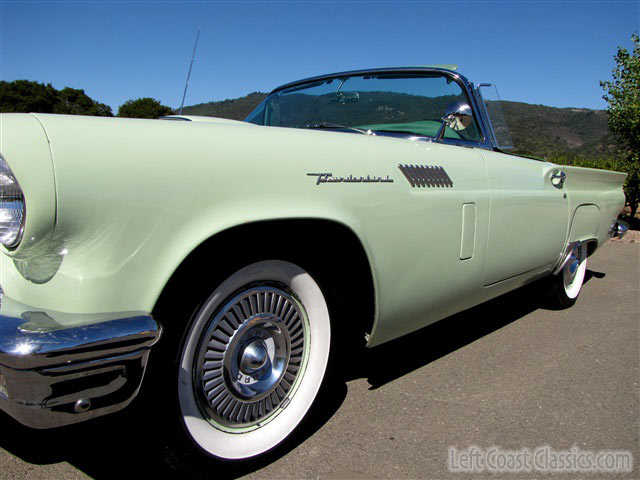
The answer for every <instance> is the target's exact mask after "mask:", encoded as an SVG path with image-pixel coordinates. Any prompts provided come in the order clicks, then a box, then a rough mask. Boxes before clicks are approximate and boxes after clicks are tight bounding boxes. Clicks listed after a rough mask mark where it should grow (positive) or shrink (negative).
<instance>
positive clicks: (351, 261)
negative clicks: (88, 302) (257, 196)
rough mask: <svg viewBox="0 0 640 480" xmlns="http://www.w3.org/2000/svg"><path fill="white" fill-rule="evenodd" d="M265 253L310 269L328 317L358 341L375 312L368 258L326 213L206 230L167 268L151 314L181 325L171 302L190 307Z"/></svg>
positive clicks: (370, 325) (174, 327)
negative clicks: (322, 216)
mask: <svg viewBox="0 0 640 480" xmlns="http://www.w3.org/2000/svg"><path fill="white" fill-rule="evenodd" d="M221 252H222V253H221ZM265 255H267V256H271V257H273V259H276V258H282V259H287V260H289V261H291V262H293V263H296V264H298V265H299V266H300V267H301V268H303V269H305V270H307V271H308V272H310V273H311V274H312V276H313V277H314V278H315V280H316V281H317V282H318V284H319V285H320V287H321V288H322V290H323V292H325V295H327V297H328V303H329V308H330V310H331V316H332V323H334V322H335V321H338V322H341V323H340V327H345V328H346V329H347V330H348V331H349V336H350V337H351V336H352V335H358V336H359V338H360V340H361V341H362V342H363V343H364V341H365V337H367V338H368V335H369V334H370V333H371V331H372V329H373V326H374V318H375V312H376V292H375V284H374V276H373V271H372V268H371V263H370V261H369V257H368V255H367V253H366V250H365V248H364V246H363V243H362V242H361V240H360V238H359V237H358V236H357V235H356V233H355V232H354V231H353V230H352V229H351V228H349V227H348V226H346V225H344V224H343V223H340V222H337V221H334V220H326V219H308V218H299V219H272V220H261V221H255V222H250V223H246V224H241V225H235V226H233V227H229V228H227V229H225V230H222V231H220V232H218V233H216V234H214V235H212V236H210V237H209V238H207V239H206V240H204V241H203V242H201V243H200V244H198V245H197V246H196V247H195V248H193V249H192V250H191V251H190V252H189V253H188V254H187V255H186V256H185V257H184V258H183V259H182V261H181V262H180V263H179V265H178V266H177V268H176V269H175V270H174V271H173V273H172V274H171V276H170V277H169V280H168V281H167V282H166V283H165V285H164V287H163V289H162V291H161V292H160V295H159V296H158V299H157V300H156V302H155V305H154V307H153V315H154V317H155V318H157V319H158V320H160V321H161V322H162V323H163V325H164V326H165V328H168V329H170V330H183V329H184V327H185V326H186V324H187V323H188V321H189V319H188V318H184V319H179V318H175V312H176V310H177V308H176V307H178V306H179V307H180V310H181V311H191V312H193V311H194V310H195V309H196V308H197V306H198V302H199V301H202V300H204V298H206V295H207V292H208V291H211V289H212V288H215V286H216V285H217V284H218V283H219V282H221V281H222V280H224V279H225V278H226V277H227V276H229V275H231V274H232V273H233V272H234V271H235V270H236V269H237V268H239V267H240V266H243V265H247V264H249V263H253V262H255V261H259V260H264V259H265V258H264V257H265ZM205 276H206V278H204V277H205ZM185 303H187V305H185ZM356 306H357V308H356ZM185 307H186V308H185ZM354 310H355V311H354ZM354 317H355V318H356V321H355V322H354V321H353V318H354ZM176 333H177V332H176Z"/></svg>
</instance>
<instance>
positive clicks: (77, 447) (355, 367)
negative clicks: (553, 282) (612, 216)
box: [0, 270, 604, 480]
mask: <svg viewBox="0 0 640 480" xmlns="http://www.w3.org/2000/svg"><path fill="white" fill-rule="evenodd" d="M603 277H604V274H601V273H599V272H593V271H590V270H587V275H586V278H585V282H587V281H592V280H593V279H600V278H603ZM543 293H544V285H543V284H542V283H541V282H537V283H533V284H531V285H528V286H525V287H523V288H520V289H518V290H515V291H513V292H509V293H507V294H505V295H502V296H500V297H498V298H495V299H493V300H490V301H488V302H486V303H484V304H481V305H478V306H476V307H473V308H471V309H469V310H466V311H464V312H461V313H459V314H456V315H453V316H451V317H448V318H446V319H443V320H441V321H438V322H436V323H434V324H432V325H429V326H427V327H425V328H423V329H421V330H419V331H417V332H414V333H412V334H409V335H406V336H404V337H401V338H399V339H397V340H393V341H391V342H388V343H386V344H383V345H381V346H378V347H375V348H373V349H364V348H362V349H361V350H359V351H353V352H349V358H350V359H351V360H350V362H349V369H345V368H343V367H345V365H344V364H341V368H340V369H334V370H339V372H338V373H337V374H336V375H332V376H330V377H328V378H327V379H326V380H325V383H324V385H323V389H322V390H321V392H320V394H319V396H318V398H317V400H316V402H315V403H314V406H313V407H312V410H311V411H310V415H308V416H307V417H306V418H305V420H304V421H303V423H302V424H301V425H300V428H298V429H297V430H296V431H295V432H294V434H293V435H291V436H290V438H289V439H287V441H286V442H284V444H282V445H281V446H279V447H277V448H276V449H274V450H273V451H272V452H270V453H269V454H267V455H265V456H263V457H260V458H259V459H258V460H253V461H250V462H246V463H242V464H240V463H225V462H213V461H206V462H202V465H191V468H189V469H188V474H185V470H184V469H182V468H181V467H180V465H178V466H176V464H175V463H172V462H167V455H166V452H165V451H164V450H163V449H162V447H161V446H160V445H159V444H158V443H157V442H156V441H155V435H154V425H153V423H149V421H148V420H146V421H144V422H143V421H142V420H141V418H142V417H143V416H144V415H141V409H143V408H144V406H143V405H141V404H140V403H137V402H135V401H134V404H133V405H131V407H129V408H127V409H125V410H123V411H122V412H119V413H116V414H113V415H110V416H107V417H103V418H98V419H95V420H92V421H90V422H86V423H83V424H78V425H71V426H68V427H62V428H58V429H53V430H33V429H29V428H27V427H23V426H22V425H20V424H18V423H17V422H15V421H14V420H13V419H11V418H10V417H8V416H7V415H5V414H4V413H2V412H0V431H1V432H2V435H0V447H1V448H3V449H5V450H6V451H8V452H9V453H11V454H12V455H15V456H16V457H18V458H20V459H21V460H22V461H24V462H27V463H31V464H36V465H51V464H56V463H61V462H67V463H69V464H70V465H72V466H73V467H75V468H77V469H78V470H80V471H81V472H83V473H84V474H86V475H88V476H89V477H92V478H95V479H98V480H102V479H105V480H106V479H112V478H134V477H137V476H141V477H142V478H154V477H156V478H157V477H160V478H180V479H188V478H194V479H199V478H217V479H225V478H229V479H231V478H238V477H241V476H243V475H247V474H249V473H252V472H255V471H257V470H260V469H261V468H263V467H266V466H267V465H269V464H270V463H272V462H274V461H276V460H278V459H279V458H281V457H283V456H285V455H286V454H288V453H289V452H290V451H292V450H293V449H295V448H296V447H297V446H299V445H300V444H302V443H303V442H304V441H305V440H306V439H308V438H309V437H311V436H312V435H313V434H314V433H315V432H316V431H318V430H319V429H320V428H321V427H322V426H323V425H324V424H326V422H328V421H329V419H330V418H331V417H332V416H333V415H334V414H335V413H336V412H337V410H338V409H339V408H340V405H342V403H343V402H344V399H345V398H346V395H347V384H346V382H348V381H350V380H355V379H359V378H366V379H367V381H368V382H369V384H370V385H371V387H370V388H371V389H376V388H379V387H381V386H383V385H385V384H387V383H389V382H392V381H393V380H395V379H397V378H400V377H402V376H404V375H406V374H407V373H410V372H412V371H414V370H417V369H419V368H421V367H423V366H425V365H428V364H429V363H431V362H434V361H436V360H438V359H439V358H442V357H443V356H445V355H448V354H449V353H451V352H454V351H456V350H458V349H460V348H462V347H464V346H466V345H468V344H470V343H472V342H474V341H476V340H478V339H480V338H482V337H484V336H486V335H489V334H491V333H492V332H495V331H497V330H499V329H501V328H503V327H504V326H506V325H508V324H510V323H512V322H514V321H516V320H518V319H520V318H522V317H524V316H526V315H527V314H529V313H531V312H533V311H535V310H537V309H539V308H544V303H543V302H542V300H541V298H542V297H543ZM354 359H355V360H354ZM390 359H396V360H395V361H390Z"/></svg>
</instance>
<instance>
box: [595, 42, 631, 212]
mask: <svg viewBox="0 0 640 480" xmlns="http://www.w3.org/2000/svg"><path fill="white" fill-rule="evenodd" d="M631 40H632V41H633V45H634V48H633V52H631V53H629V52H628V51H627V49H625V48H622V47H618V53H617V54H616V55H615V57H614V59H615V61H616V67H615V68H614V69H613V73H612V76H613V80H612V81H606V82H600V86H601V87H602V88H603V89H604V90H605V91H606V92H607V93H606V95H603V96H602V98H604V99H605V101H606V102H607V103H608V105H609V107H608V109H607V114H608V125H609V129H610V130H611V131H612V132H613V134H614V135H615V137H616V139H617V140H618V143H619V145H620V147H621V150H622V155H623V162H622V165H623V166H624V170H625V171H626V172H627V174H628V177H627V182H626V185H625V194H626V196H627V205H629V208H630V209H631V214H630V219H631V220H632V221H633V220H634V219H635V214H636V212H637V210H638V204H640V38H639V37H638V34H635V33H634V34H633V35H632V36H631Z"/></svg>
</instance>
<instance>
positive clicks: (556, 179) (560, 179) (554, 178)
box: [551, 170, 567, 188]
mask: <svg viewBox="0 0 640 480" xmlns="http://www.w3.org/2000/svg"><path fill="white" fill-rule="evenodd" d="M566 178H567V174H566V173H564V172H563V171H557V170H556V171H555V172H554V173H553V174H552V175H551V183H552V184H553V186H554V187H557V188H562V185H563V184H564V181H565V179H566Z"/></svg>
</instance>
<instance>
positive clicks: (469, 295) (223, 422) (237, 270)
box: [0, 66, 625, 459]
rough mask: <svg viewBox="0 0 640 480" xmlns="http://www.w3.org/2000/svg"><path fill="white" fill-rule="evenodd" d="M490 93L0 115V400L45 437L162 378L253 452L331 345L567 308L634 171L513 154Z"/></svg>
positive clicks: (484, 88)
mask: <svg viewBox="0 0 640 480" xmlns="http://www.w3.org/2000/svg"><path fill="white" fill-rule="evenodd" d="M491 92H495V90H494V88H493V87H492V86H491V85H487V84H481V85H474V84H472V83H470V82H468V81H467V80H466V79H465V78H464V77H463V76H462V75H460V74H459V73H457V71H456V69H455V66H432V67H420V68H386V69H372V70H361V71H352V72H343V73H336V74H332V75H324V76H319V77H314V78H310V79H306V80H302V81H298V82H294V83H290V84H287V85H284V86H281V87H279V88H277V89H275V90H274V91H273V92H272V93H271V94H270V95H268V97H267V98H266V99H265V100H264V102H263V103H262V104H260V105H259V106H258V107H257V108H256V110H255V111H254V112H253V113H251V114H250V115H249V117H248V118H247V119H246V120H245V121H244V122H239V121H233V120H225V119H220V118H205V117H190V116H186V117H182V116H174V117H169V118H167V119H158V120H138V119H111V118H98V117H95V118H94V117H91V118H90V117H79V116H61V115H43V114H5V115H2V117H1V119H0V135H1V139H2V141H1V144H0V155H1V156H0V182H1V186H2V190H1V194H0V202H1V203H0V242H1V243H2V247H1V248H2V255H0V257H1V258H0V263H1V278H0V282H1V285H2V289H3V296H2V304H1V311H0V314H1V316H0V408H1V409H2V410H4V411H5V412H7V413H8V414H9V415H11V416H12V417H14V418H15V419H17V420H18V421H20V422H21V423H23V424H25V425H28V426H30V427H34V428H49V427H55V426H60V425H65V424H70V423H74V422H80V421H85V420H88V419H91V418H94V417H97V416H100V415H104V414H109V413H112V412H116V411H118V410H120V409H123V408H124V407H126V406H127V405H128V404H129V403H130V402H131V401H132V399H133V398H134V397H135V396H136V395H137V393H138V391H139V390H140V388H141V386H143V387H144V388H145V389H146V388H147V386H148V387H149V388H158V389H160V391H161V392H162V394H161V395H160V397H162V398H163V399H166V400H167V402H168V405H169V406H170V407H171V408H172V410H170V411H171V412H172V413H171V414H168V413H166V412H168V411H169V410H164V411H165V414H164V415H163V416H162V418H164V419H165V420H166V421H167V422H170V423H173V424H174V428H175V430H176V431H179V432H181V433H180V435H182V436H183V437H184V438H183V439H184V441H185V443H187V444H190V445H192V448H193V449H195V450H198V451H201V452H203V453H204V454H205V455H210V456H213V457H217V458H222V459H246V458H250V457H254V456H256V455H259V454H262V453H264V452H267V451H269V450H271V449H272V448H273V447H274V446H276V445H278V444H279V443H280V442H282V441H283V440H284V439H285V438H286V437H287V436H288V435H289V434H290V433H291V432H292V431H293V430H294V429H295V428H296V426H297V425H298V424H299V423H300V422H301V421H302V419H303V417H305V415H306V414H307V412H308V411H309V408H310V406H311V405H312V403H313V402H314V399H315V398H316V394H317V393H318V391H319V389H320V387H321V384H322V383H323V378H324V377H325V373H326V372H325V370H326V368H327V364H328V359H329V354H330V352H331V353H332V354H333V351H334V350H335V349H341V351H343V352H344V351H347V352H348V351H349V350H350V349H351V348H355V345H357V343H358V342H362V343H366V346H368V347H372V346H375V345H379V344H381V343H383V342H386V341H389V340H391V339H394V338H397V337H399V336H401V335H404V334H407V333H409V332H412V331H415V330H417V329H419V328H421V327H423V326H425V325H428V324H430V323H433V322H435V321H438V320H440V319H443V318H445V317H447V316H450V315H452V314H454V313H456V312H460V311H462V310H465V309H468V308H470V307H472V306H474V305H477V304H479V303H481V302H485V301H487V300H489V299H491V298H493V297H496V296H498V295H501V294H503V293H505V292H507V291H510V290H513V289H515V288H518V287H520V286H522V285H525V284H527V283H530V282H533V281H535V280H538V279H542V278H544V277H547V278H548V280H547V281H548V287H549V292H550V293H549V295H550V298H551V299H552V300H553V301H554V302H555V303H556V304H557V305H558V306H560V307H568V306H571V305H572V304H573V303H574V302H575V301H576V299H577V297H578V294H579V292H580V288H581V285H582V282H583V279H584V276H585V270H586V264H587V257H588V256H589V255H591V254H593V253H594V252H595V251H596V250H597V249H598V247H600V246H601V245H603V244H604V243H605V242H606V241H607V239H608V238H609V237H611V236H614V235H622V234H623V233H624V230H625V226H624V225H623V224H621V223H619V222H617V221H616V216H617V214H618V212H619V211H620V209H621V207H622V206H623V204H624V195H623V192H622V184H623V181H624V178H625V175H624V174H621V173H616V172H609V171H601V170H591V169H584V168H576V167H567V166H561V165H555V164H552V163H548V162H546V161H543V160H540V159H534V158H526V157H522V156H515V155H510V154H508V153H505V151H506V150H508V148H509V146H510V145H509V143H510V138H509V134H508V129H507V127H506V125H505V123H504V119H503V117H502V116H501V114H500V108H499V101H498V100H497V99H496V96H495V93H494V94H492V93H491ZM168 120H171V121H168ZM543 282H544V281H543ZM161 331H162V338H161V335H160V334H161ZM399 361H400V360H399ZM145 371H146V374H145ZM143 378H144V381H143ZM156 398H158V397H156Z"/></svg>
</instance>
